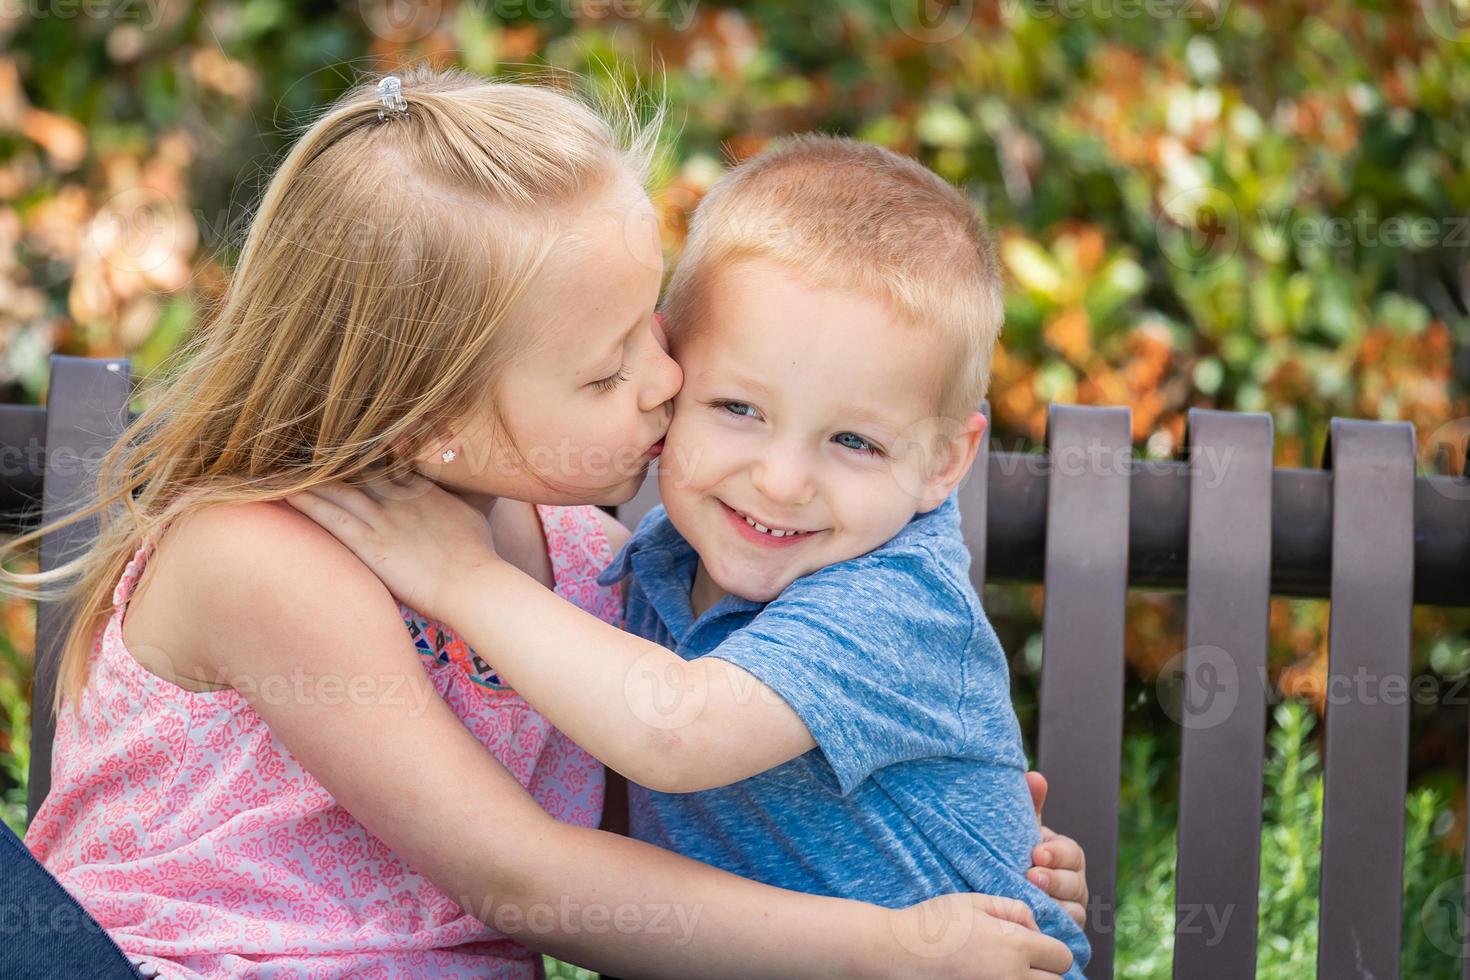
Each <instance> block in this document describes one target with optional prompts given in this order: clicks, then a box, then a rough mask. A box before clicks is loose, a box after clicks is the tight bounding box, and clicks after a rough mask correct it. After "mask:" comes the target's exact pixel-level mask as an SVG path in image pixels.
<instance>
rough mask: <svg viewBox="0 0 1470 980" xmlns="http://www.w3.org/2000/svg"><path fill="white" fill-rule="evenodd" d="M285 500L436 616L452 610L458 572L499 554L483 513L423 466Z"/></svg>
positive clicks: (400, 594) (399, 594) (404, 597)
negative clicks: (398, 476)
mask: <svg viewBox="0 0 1470 980" xmlns="http://www.w3.org/2000/svg"><path fill="white" fill-rule="evenodd" d="M286 502H287V503H288V504H290V505H291V506H292V507H294V508H296V509H297V510H299V511H301V513H303V514H305V515H306V516H307V517H310V518H311V519H312V520H314V521H316V522H317V523H318V524H320V525H321V526H322V527H323V528H325V529H326V530H327V531H329V532H331V534H332V536H333V537H335V538H336V539H337V540H338V541H340V542H342V543H343V544H344V545H346V546H347V547H348V548H349V549H351V551H352V553H353V554H355V555H357V557H358V558H359V559H360V560H361V561H362V563H363V564H364V565H366V566H367V567H368V568H370V569H372V571H373V574H375V575H377V576H378V578H379V579H381V580H382V582H383V584H384V585H386V586H387V587H388V591H390V592H392V593H393V595H394V596H395V597H396V598H397V599H398V600H399V601H401V602H402V603H403V604H404V605H406V606H408V607H409V608H411V609H414V610H416V611H417V612H420V613H422V614H423V615H425V616H428V617H430V618H433V619H438V620H444V619H446V618H447V615H448V610H447V608H446V607H447V606H448V605H449V593H450V591H451V589H452V587H453V585H454V583H455V582H456V580H458V579H460V578H463V577H464V576H465V574H466V572H467V571H469V570H471V569H474V568H477V567H480V566H483V565H484V564H486V563H487V562H493V561H497V560H498V557H497V555H496V554H495V547H494V543H493V541H492V540H491V536H490V522H489V521H488V520H487V519H486V517H485V515H484V514H482V513H481V512H480V511H478V510H476V509H475V508H474V507H472V506H470V505H469V504H468V503H466V502H465V501H464V500H462V499H460V498H459V497H457V496H455V495H454V494H452V493H450V492H449V491H447V490H444V489H442V488H441V487H440V486H439V485H438V484H436V483H434V482H433V481H432V480H428V479H425V478H424V477H422V476H418V475H417V474H414V475H411V476H409V477H408V478H407V479H405V480H402V481H398V482H393V481H390V480H388V479H387V478H386V477H378V478H376V479H373V480H371V481H369V482H368V483H366V484H364V485H363V486H361V487H357V486H352V485H349V484H346V483H330V484H324V485H322V486H319V487H316V488H314V489H312V490H309V491H307V492H306V493H299V494H292V495H291V496H289V497H287V498H286Z"/></svg>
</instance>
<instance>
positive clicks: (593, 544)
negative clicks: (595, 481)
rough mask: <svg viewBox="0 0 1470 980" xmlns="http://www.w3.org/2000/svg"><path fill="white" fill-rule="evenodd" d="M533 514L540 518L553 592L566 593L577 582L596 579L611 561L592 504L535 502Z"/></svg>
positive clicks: (610, 553)
mask: <svg viewBox="0 0 1470 980" xmlns="http://www.w3.org/2000/svg"><path fill="white" fill-rule="evenodd" d="M536 516H537V517H539V518H540V519H541V532H542V534H543V535H544V536H545V538H546V556H547V557H548V558H549V559H551V577H552V581H553V582H555V584H556V591H558V592H561V593H563V594H565V593H566V592H567V591H568V590H569V589H571V588H572V587H573V586H575V585H576V584H578V583H580V582H585V581H587V580H588V579H596V578H597V573H598V572H600V571H602V570H603V568H605V567H607V563H608V562H609V561H611V560H612V548H611V546H610V545H609V544H608V541H607V532H606V531H605V530H604V529H603V526H602V520H601V519H600V518H599V517H598V516H597V512H596V508H595V507H591V506H586V505H582V506H577V507H554V506H550V505H547V504H537V505H536Z"/></svg>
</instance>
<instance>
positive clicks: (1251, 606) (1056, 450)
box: [0, 357, 1470, 980]
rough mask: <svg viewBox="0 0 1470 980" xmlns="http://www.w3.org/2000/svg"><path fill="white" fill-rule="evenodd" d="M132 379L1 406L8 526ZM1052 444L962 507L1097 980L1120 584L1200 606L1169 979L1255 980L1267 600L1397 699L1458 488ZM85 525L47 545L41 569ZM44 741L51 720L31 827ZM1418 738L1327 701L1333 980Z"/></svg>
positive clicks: (1373, 890) (109, 421)
mask: <svg viewBox="0 0 1470 980" xmlns="http://www.w3.org/2000/svg"><path fill="white" fill-rule="evenodd" d="M129 386H130V381H129V371H128V366H127V364H126V362H123V361H99V360H87V359H78V358H68V357H56V358H54V359H53V361H52V373H51V387H50V405H49V406H48V407H47V408H38V407H35V406H0V452H3V453H4V460H5V463H6V465H5V467H4V469H3V470H0V473H3V476H0V511H4V512H6V513H11V512H14V511H15V510H16V509H17V508H18V507H20V506H22V505H23V504H24V503H25V502H26V501H37V500H39V501H40V502H41V507H40V511H41V514H40V516H42V517H44V518H45V519H47V520H50V519H52V518H54V517H56V516H58V515H60V514H63V513H65V512H66V509H67V508H68V507H69V506H71V505H73V504H74V503H75V502H76V501H78V500H80V499H82V498H83V497H84V496H85V495H86V494H87V492H88V491H89V490H90V489H91V487H92V486H93V481H94V478H95V477H94V469H95V463H96V460H97V459H99V458H100V454H101V453H102V451H104V450H105V449H106V447H107V446H108V445H110V444H111V442H112V441H113V440H114V439H115V438H116V436H117V434H118V432H120V431H121V426H122V424H123V421H124V420H125V418H126V417H127V415H126V413H127V400H128V394H129ZM1049 429H1050V431H1049V432H1048V436H1047V452H1046V453H1045V454H1019V453H1004V452H991V451H990V450H989V448H988V447H985V448H982V450H981V454H980V457H979V458H978V460H977V462H976V466H975V470H974V473H973V475H972V476H971V478H970V479H969V480H968V481H967V482H966V483H965V485H964V486H963V488H962V490H961V497H962V505H963V511H964V529H965V536H966V540H967V541H968V543H969V546H970V548H971V551H972V554H973V557H974V562H973V566H972V578H973V580H974V584H975V587H976V588H977V589H983V587H984V585H985V582H986V581H987V579H994V580H1002V579H1004V580H1018V581H1028V582H1041V583H1043V584H1044V585H1045V594H1046V602H1045V609H1044V614H1043V626H1042V636H1043V646H1044V657H1043V661H1042V675H1041V693H1040V719H1039V727H1040V733H1039V743H1038V758H1039V768H1040V769H1041V770H1042V771H1043V772H1044V773H1045V774H1046V775H1047V777H1048V779H1049V780H1050V781H1051V786H1052V789H1051V797H1050V800H1049V802H1048V804H1047V821H1048V823H1049V824H1051V825H1052V826H1054V827H1057V828H1058V829H1060V830H1062V831H1063V832H1065V833H1067V834H1070V835H1071V836H1074V837H1076V838H1077V839H1078V840H1079V841H1080V842H1081V843H1082V845H1083V847H1084V848H1085V850H1086V852H1087V855H1088V882H1089V885H1090V887H1091V891H1092V895H1093V908H1092V909H1091V910H1090V914H1089V921H1090V926H1089V930H1088V932H1089V935H1090V938H1091V940H1092V944H1093V959H1092V966H1091V967H1090V968H1089V969H1088V971H1087V973H1088V976H1089V977H1092V978H1105V977H1111V976H1112V975H1113V954H1114V949H1113V933H1112V926H1111V924H1112V922H1113V921H1114V920H1115V916H1114V912H1115V896H1116V894H1117V866H1116V865H1117V837H1118V794H1119V780H1120V764H1121V763H1120V759H1121V743H1122V715H1123V682H1124V657H1123V652H1124V602H1125V597H1126V594H1127V591H1128V589H1129V588H1130V587H1141V588H1148V589H1184V590H1186V595H1187V599H1186V601H1187V609H1188V613H1187V621H1186V650H1185V651H1184V655H1183V660H1182V666H1183V676H1184V684H1185V697H1184V702H1183V708H1182V709H1181V711H1180V714H1179V718H1178V721H1179V723H1180V725H1181V727H1182V732H1181V746H1182V747H1181V761H1180V765H1181V778H1180V796H1179V858H1178V867H1177V878H1176V884H1177V898H1176V905H1177V908H1176V911H1177V913H1178V914H1177V917H1176V935H1175V947H1174V975H1175V976H1176V977H1180V978H1188V980H1197V978H1214V977H1220V978H1227V977H1228V978H1240V977H1250V976H1253V975H1254V973H1255V962H1256V931H1257V889H1258V878H1259V867H1260V830H1261V802H1262V786H1261V782H1262V768H1263V762H1264V759H1265V744H1264V736H1265V731H1266V714H1265V712H1266V701H1267V692H1266V688H1265V685H1266V677H1267V674H1266V643H1267V614H1268V604H1269V598H1270V596H1271V595H1272V594H1279V595H1287V596H1309V597H1319V598H1328V599H1330V600H1331V602H1332V607H1331V619H1330V626H1329V630H1330V636H1329V642H1330V652H1329V676H1330V677H1331V678H1334V679H1339V678H1341V679H1346V680H1348V681H1351V680H1352V679H1353V678H1355V677H1362V676H1364V675H1366V676H1367V677H1368V678H1371V679H1373V681H1374V683H1375V684H1376V685H1378V688H1379V689H1380V690H1383V691H1385V692H1387V691H1390V690H1393V689H1395V685H1397V689H1398V690H1401V691H1407V690H1408V683H1409V680H1410V677H1409V671H1410V610H1411V607H1412V605H1413V604H1414V603H1415V602H1419V603H1427V604H1433V605H1453V606H1466V605H1470V574H1467V571H1470V502H1467V501H1470V492H1467V491H1470V488H1467V485H1466V483H1465V482H1464V481H1463V480H1462V479H1461V478H1458V477H1439V476H1430V477H1416V476H1415V458H1416V455H1415V442H1414V432H1413V429H1412V427H1411V426H1410V425H1408V424H1405V423H1380V422H1361V421H1353V420H1346V419H1334V420H1333V421H1332V425H1331V432H1330V435H1329V439H1328V445H1327V450H1326V453H1325V459H1324V465H1323V468H1322V469H1318V470H1309V469H1274V468H1273V466H1272V429H1271V419H1270V417H1269V416H1266V415H1246V414H1236V413H1229V412H1216V411H1204V410H1195V411H1192V412H1191V413H1190V417H1189V436H1188V439H1187V441H1186V444H1187V445H1188V446H1189V450H1188V452H1187V454H1186V455H1185V456H1184V457H1183V458H1181V459H1178V460H1171V461H1158V462H1154V461H1141V460H1135V459H1133V458H1132V453H1131V445H1132V440H1131V432H1130V420H1129V412H1128V410H1127V409H1123V408H1083V407H1073V406H1053V407H1052V409H1051V415H1050V427H1049ZM656 493H657V491H656V487H655V483H654V481H649V482H648V483H647V484H646V485H645V487H644V490H643V492H642V493H640V495H639V497H638V498H637V499H636V500H634V501H632V502H631V503H629V504H627V505H625V506H624V507H622V508H620V509H619V511H620V512H619V516H620V517H622V518H623V520H624V521H625V522H627V523H629V524H632V523H634V522H636V521H637V519H638V518H639V517H640V516H642V514H643V513H645V512H646V511H647V509H648V508H649V507H651V506H652V505H653V503H654V502H655V501H656ZM91 533H94V529H93V528H91V527H88V526H86V525H76V526H73V527H71V528H67V529H65V530H64V531H63V532H61V533H58V534H55V535H52V536H50V537H48V538H47V539H46V540H45V541H44V542H43V543H42V548H41V563H42V566H43V567H52V566H54V565H55V564H56V563H57V562H58V561H60V560H61V559H62V558H63V557H64V556H65V555H68V554H71V553H72V550H73V549H75V548H79V547H84V546H85V544H86V541H87V540H88V536H89V535H90V534H91ZM60 626H61V624H60V623H59V622H58V621H57V618H56V613H55V611H54V610H52V609H50V608H46V607H43V608H42V609H41V610H40V616H39V620H38V627H37V658H36V683H35V692H36V693H35V703H36V704H37V705H45V704H47V703H49V701H50V699H51V692H52V690H53V684H54V668H55V659H56V643H57V641H58V639H59V636H60ZM51 737H52V721H51V719H50V717H49V716H48V713H47V712H45V711H40V710H38V711H37V712H36V713H35V719H34V727H33V735H32V738H33V742H32V768H31V783H30V807H31V811H32V813H34V811H35V808H36V806H37V805H38V804H39V803H40V801H41V800H42V798H43V797H44V796H45V794H46V790H47V787H48V784H49V772H50V764H51ZM1408 738H1409V704H1408V699H1407V698H1403V697H1400V698H1393V697H1389V696H1384V697H1365V698H1360V699H1353V698H1348V699H1332V700H1331V701H1330V703H1329V706H1328V710H1327V718H1326V751H1325V767H1326V772H1325V779H1326V783H1325V795H1326V799H1325V805H1324V814H1323V832H1322V833H1323V839H1322V868H1321V910H1320V920H1319V944H1318V949H1319V953H1318V974H1319V976H1322V977H1326V978H1338V977H1348V976H1363V977H1368V976H1371V977H1375V978H1378V980H1387V978H1393V977H1397V976H1398V975H1399V945H1400V935H1399V931H1400V925H1399V922H1400V904H1401V894H1402V870H1403V868H1402V865H1403V849H1404V798H1405V792H1406V783H1407V769H1408V751H1409V746H1408ZM1205 910H1209V911H1211V912H1213V913H1215V915H1216V918H1215V919H1214V920H1213V921H1216V922H1218V921H1219V919H1220V917H1221V916H1223V915H1224V914H1226V913H1227V912H1228V915H1229V918H1228V925H1226V926H1225V928H1224V932H1223V934H1219V935H1217V934H1216V932H1215V930H1214V929H1208V930H1205V929H1200V928H1199V927H1198V923H1200V922H1203V921H1208V920H1206V919H1204V918H1203V917H1202V912H1204V911H1205ZM1190 923H1195V924H1196V925H1194V926H1191V925H1190ZM1464 976H1465V977H1466V978H1467V980H1470V960H1467V962H1466V966H1465V972H1464Z"/></svg>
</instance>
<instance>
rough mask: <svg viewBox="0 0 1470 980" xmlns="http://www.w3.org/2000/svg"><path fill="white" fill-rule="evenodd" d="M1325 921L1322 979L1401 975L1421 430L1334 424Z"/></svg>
mask: <svg viewBox="0 0 1470 980" xmlns="http://www.w3.org/2000/svg"><path fill="white" fill-rule="evenodd" d="M1324 465H1325V466H1327V467H1329V468H1331V469H1332V471H1333V478H1332V613H1331V619H1330V621H1329V624H1328V644H1329V650H1328V671H1329V682H1328V689H1327V721H1326V748H1325V759H1324V762H1325V780H1326V782H1325V785H1324V794H1323V795H1324V798H1323V813H1322V880H1321V902H1322V905H1321V919H1320V924H1319V929H1318V950H1317V972H1318V975H1319V976H1323V977H1350V976H1351V977H1357V976H1363V977H1368V976H1371V977H1375V978H1377V980H1393V978H1396V977H1397V976H1398V975H1399V939H1400V936H1399V932H1400V918H1399V917H1400V915H1401V911H1402V904H1403V861H1404V794H1405V792H1406V789H1407V782H1408V772H1407V770H1408V757H1409V697H1408V695H1409V640H1410V612H1411V605H1412V601H1413V600H1412V597H1413V587H1414V578H1413V576H1414V430H1413V427H1412V426H1410V425H1408V424H1406V423H1395V424H1385V423H1381V422H1357V421H1350V420H1347V419H1333V420H1332V427H1331V434H1330V436H1329V441H1328V446H1327V458H1326V461H1325V463H1324Z"/></svg>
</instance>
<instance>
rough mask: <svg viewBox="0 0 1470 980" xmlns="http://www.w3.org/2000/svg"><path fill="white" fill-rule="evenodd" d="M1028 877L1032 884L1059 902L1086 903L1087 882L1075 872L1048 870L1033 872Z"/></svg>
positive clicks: (1028, 873)
mask: <svg viewBox="0 0 1470 980" xmlns="http://www.w3.org/2000/svg"><path fill="white" fill-rule="evenodd" d="M1026 877H1027V878H1028V879H1030V881H1031V884H1033V885H1035V886H1036V887H1037V888H1040V889H1041V890H1042V891H1044V892H1046V893H1047V894H1048V895H1050V896H1051V897H1052V898H1054V899H1056V900H1057V901H1059V902H1085V901H1086V900H1087V884H1086V880H1085V879H1084V878H1083V877H1082V876H1081V875H1080V874H1078V873H1077V872H1075V871H1062V870H1059V869H1057V868H1047V869H1046V870H1045V871H1038V870H1035V869H1033V870H1031V871H1029V872H1027V874H1026Z"/></svg>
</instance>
